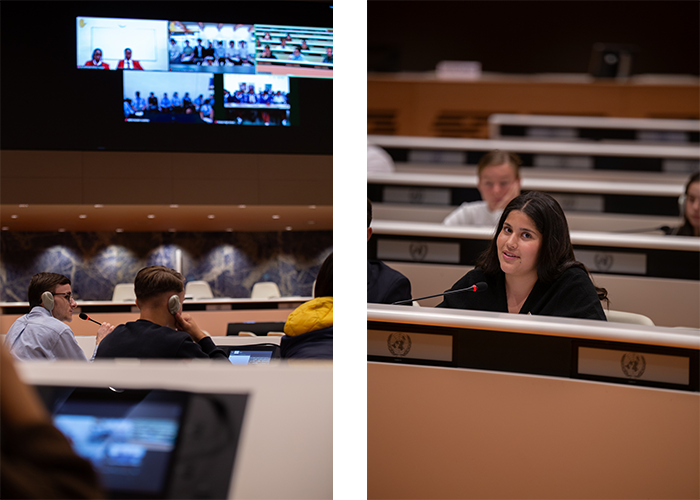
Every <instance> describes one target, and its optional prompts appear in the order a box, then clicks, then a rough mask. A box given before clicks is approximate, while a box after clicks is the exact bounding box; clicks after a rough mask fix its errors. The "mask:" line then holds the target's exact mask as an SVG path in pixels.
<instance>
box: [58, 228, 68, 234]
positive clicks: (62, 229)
mask: <svg viewBox="0 0 700 500" xmlns="http://www.w3.org/2000/svg"><path fill="white" fill-rule="evenodd" d="M58 232H59V233H65V232H66V228H65V227H59V228H58Z"/></svg>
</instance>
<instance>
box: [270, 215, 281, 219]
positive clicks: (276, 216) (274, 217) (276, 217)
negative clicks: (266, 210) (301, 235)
mask: <svg viewBox="0 0 700 500" xmlns="http://www.w3.org/2000/svg"><path fill="white" fill-rule="evenodd" d="M272 218H273V219H279V218H280V216H279V215H273V216H272Z"/></svg>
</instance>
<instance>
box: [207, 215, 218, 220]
mask: <svg viewBox="0 0 700 500" xmlns="http://www.w3.org/2000/svg"><path fill="white" fill-rule="evenodd" d="M215 217H216V215H214V214H209V215H207V219H213V218H215Z"/></svg>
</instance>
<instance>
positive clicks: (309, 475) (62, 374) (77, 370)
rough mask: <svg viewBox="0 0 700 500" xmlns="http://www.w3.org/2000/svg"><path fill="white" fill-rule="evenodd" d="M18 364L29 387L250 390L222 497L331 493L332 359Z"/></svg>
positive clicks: (321, 496)
mask: <svg viewBox="0 0 700 500" xmlns="http://www.w3.org/2000/svg"><path fill="white" fill-rule="evenodd" d="M16 366H17V369H18V371H19V374H20V376H21V377H22V379H24V380H25V381H26V382H27V383H30V384H34V385H58V386H76V385H77V386H80V387H105V386H114V387H121V388H125V389H129V388H133V389H139V388H142V389H170V390H185V391H193V392H215V393H249V394H250V395H251V397H250V398H249V399H248V407H247V409H246V414H245V418H244V421H243V428H242V431H241V440H240V442H239V448H238V456H237V458H236V463H235V465H234V469H233V471H232V474H233V479H232V484H231V487H230V490H229V495H228V498H231V499H236V498H245V499H263V498H265V499H267V498H269V499H275V498H289V499H309V498H315V499H316V498H317V499H328V498H331V497H332V496H333V368H332V364H331V363H318V362H317V363H304V364H299V363H295V365H294V367H290V366H286V365H284V364H283V363H274V364H270V365H267V366H254V367H251V366H234V365H230V364H228V363H220V362H216V361H209V360H194V361H189V362H183V361H174V362H171V361H138V360H115V361H111V360H100V361H99V362H96V363H77V362H70V361H56V362H40V361H37V362H19V363H17V364H16ZM251 368H252V369H251ZM271 477H274V480H271Z"/></svg>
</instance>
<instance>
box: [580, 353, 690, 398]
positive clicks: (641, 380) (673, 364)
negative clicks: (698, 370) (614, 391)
mask: <svg viewBox="0 0 700 500" xmlns="http://www.w3.org/2000/svg"><path fill="white" fill-rule="evenodd" d="M628 349H629V350H625V349H624V348H622V347H615V348H601V347H588V346H582V345H579V346H578V349H577V353H576V356H577V366H576V375H577V376H578V378H596V379H609V380H611V381H615V382H619V381H621V380H626V381H628V382H630V383H636V384H639V385H650V386H676V387H677V388H679V389H688V388H689V387H690V383H691V380H690V356H683V355H669V354H659V353H652V352H648V351H645V350H643V348H641V346H640V349H637V348H635V346H632V345H630V346H628Z"/></svg>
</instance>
